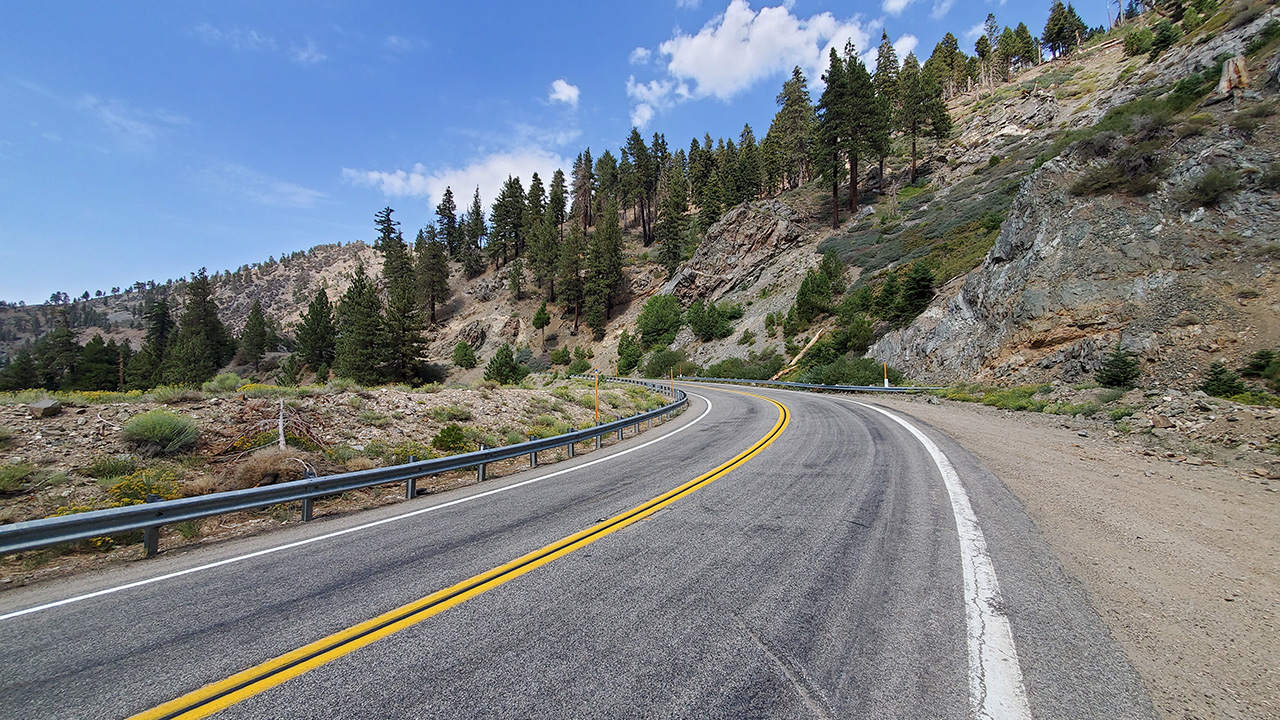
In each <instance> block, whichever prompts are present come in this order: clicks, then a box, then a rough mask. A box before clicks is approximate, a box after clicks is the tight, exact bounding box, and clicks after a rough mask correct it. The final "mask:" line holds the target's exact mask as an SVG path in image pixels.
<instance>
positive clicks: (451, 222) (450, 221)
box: [436, 187, 462, 260]
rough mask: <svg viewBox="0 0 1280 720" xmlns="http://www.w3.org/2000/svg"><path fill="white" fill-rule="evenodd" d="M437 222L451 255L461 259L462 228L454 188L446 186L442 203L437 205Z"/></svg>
mask: <svg viewBox="0 0 1280 720" xmlns="http://www.w3.org/2000/svg"><path fill="white" fill-rule="evenodd" d="M436 222H437V223H438V224H439V226H440V237H441V239H443V240H444V244H445V247H446V248H448V250H449V257H451V258H453V259H454V260H457V259H459V255H458V253H459V252H460V251H461V250H462V228H461V227H460V226H459V224H458V205H457V203H456V202H454V200H453V188H450V187H445V189H444V195H443V196H442V197H441V198H440V204H438V205H436Z"/></svg>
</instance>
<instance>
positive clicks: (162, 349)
mask: <svg viewBox="0 0 1280 720" xmlns="http://www.w3.org/2000/svg"><path fill="white" fill-rule="evenodd" d="M237 277H238V276H237ZM143 307H144V310H143V313H142V319H143V323H144V324H145V325H146V329H147V334H146V337H145V338H144V339H143V342H142V349H141V350H139V351H138V353H137V354H135V355H134V356H133V357H132V358H131V359H130V360H129V364H128V365H127V366H126V367H125V389H127V390H147V389H149V388H153V387H155V386H157V385H159V384H160V383H161V380H162V378H161V376H160V366H161V363H162V362H164V356H165V353H166V352H167V351H168V349H169V342H170V340H171V338H172V335H173V330H174V322H173V315H172V314H171V313H170V310H169V301H168V300H166V299H164V298H159V299H157V300H154V301H151V300H148V301H145V302H144V304H143Z"/></svg>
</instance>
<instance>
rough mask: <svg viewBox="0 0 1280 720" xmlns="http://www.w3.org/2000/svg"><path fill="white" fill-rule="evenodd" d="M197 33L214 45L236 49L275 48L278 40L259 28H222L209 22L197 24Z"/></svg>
mask: <svg viewBox="0 0 1280 720" xmlns="http://www.w3.org/2000/svg"><path fill="white" fill-rule="evenodd" d="M195 34H196V35H197V36H198V37H199V38H200V39H201V40H204V41H205V42H207V43H210V44H212V45H229V46H230V47H232V48H233V49H236V50H275V49H276V41H275V39H274V38H272V37H271V36H270V35H263V34H261V33H259V32H258V31H257V30H241V29H240V28H232V29H231V30H220V29H218V28H216V27H214V26H212V25H210V24H209V23H201V24H199V25H197V26H196V28H195Z"/></svg>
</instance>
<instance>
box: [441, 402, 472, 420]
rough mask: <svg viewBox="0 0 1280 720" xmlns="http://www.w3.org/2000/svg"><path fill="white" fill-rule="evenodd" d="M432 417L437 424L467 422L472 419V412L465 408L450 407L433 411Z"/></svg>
mask: <svg viewBox="0 0 1280 720" xmlns="http://www.w3.org/2000/svg"><path fill="white" fill-rule="evenodd" d="M431 417H433V418H435V419H436V421H437V422H466V421H468V420H470V419H471V418H472V415H471V411H470V410H468V409H466V408H463V407H454V406H452V405H448V406H445V407H438V408H432V409H431Z"/></svg>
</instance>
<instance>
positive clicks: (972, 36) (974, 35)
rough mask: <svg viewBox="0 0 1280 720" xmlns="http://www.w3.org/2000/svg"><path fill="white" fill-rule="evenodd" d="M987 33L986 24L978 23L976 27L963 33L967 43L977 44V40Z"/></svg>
mask: <svg viewBox="0 0 1280 720" xmlns="http://www.w3.org/2000/svg"><path fill="white" fill-rule="evenodd" d="M986 33H987V24H986V23H985V22H980V23H978V24H977V25H974V26H973V27H971V28H969V29H968V30H965V31H964V39H965V40H967V41H969V42H977V41H978V38H979V37H980V36H982V35H985V34H986Z"/></svg>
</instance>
